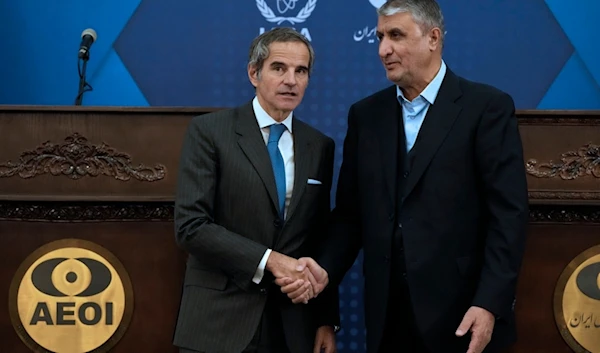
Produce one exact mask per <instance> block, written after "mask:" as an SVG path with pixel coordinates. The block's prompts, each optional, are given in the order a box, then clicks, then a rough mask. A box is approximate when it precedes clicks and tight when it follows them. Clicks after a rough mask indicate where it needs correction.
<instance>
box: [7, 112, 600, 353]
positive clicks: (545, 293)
mask: <svg viewBox="0 0 600 353" xmlns="http://www.w3.org/2000/svg"><path fill="white" fill-rule="evenodd" d="M209 111H211V109H195V108H192V109H189V108H115V107H106V108H100V107H42V106H0V131H2V138H1V139H0V259H1V261H2V266H0V287H1V290H0V302H2V303H4V304H3V305H1V306H0V351H1V352H11V353H21V352H29V351H31V350H30V349H29V348H28V347H27V346H26V345H25V344H24V343H23V342H22V340H21V339H20V338H19V336H18V334H17V332H16V331H15V329H14V328H13V323H14V322H13V321H11V315H10V310H13V311H14V308H13V309H11V308H10V305H6V304H7V303H9V291H10V287H11V284H12V285H13V286H14V285H15V284H14V283H12V282H14V281H13V279H14V277H15V273H16V271H17V269H18V268H19V267H20V266H21V264H22V263H23V261H24V259H26V258H27V257H28V256H30V254H31V253H32V252H34V251H35V250H36V249H37V248H39V247H40V246H42V245H44V244H47V243H49V242H52V241H55V240H59V239H67V238H77V239H83V240H89V241H92V242H94V243H96V244H98V245H99V246H101V247H103V248H105V249H107V250H108V251H110V252H111V253H112V254H114V255H115V256H116V257H117V258H118V259H119V260H120V262H121V263H122V265H123V267H124V268H125V269H126V271H127V273H128V275H129V278H130V281H131V285H132V288H133V293H134V296H135V304H134V310H133V314H132V317H131V320H130V322H129V323H128V327H127V329H126V331H125V332H124V334H123V336H122V337H121V339H120V340H119V341H118V342H116V344H115V345H114V347H113V348H112V349H111V350H110V351H111V352H115V353H130V352H160V353H168V352H173V353H175V352H177V350H176V348H175V347H173V345H172V343H171V342H172V335H173V331H174V325H175V320H176V316H177V312H178V309H179V300H180V295H181V284H182V279H183V274H184V266H185V254H184V253H183V252H182V251H180V250H179V249H178V248H177V247H176V245H175V240H174V228H173V222H172V220H173V200H174V191H175V187H176V179H177V168H178V163H179V153H180V148H181V142H182V137H183V134H184V131H185V128H186V127H187V124H188V123H189V121H190V119H191V118H192V117H193V116H195V115H199V114H204V113H207V112H209ZM518 115H519V121H520V129H521V135H522V138H523V145H524V151H525V160H524V161H523V163H525V164H526V165H527V171H528V183H529V190H530V203H531V214H530V227H529V232H528V234H529V238H528V244H527V250H526V255H525V260H524V264H523V268H522V274H521V277H520V282H519V288H518V297H517V303H516V309H515V310H516V312H517V315H518V325H519V338H520V340H519V342H518V343H517V344H516V345H515V346H514V347H513V348H512V349H511V350H510V352H512V353H535V352H540V353H542V352H543V353H547V352H553V353H560V352H565V353H566V352H572V351H573V349H572V348H571V347H570V346H569V345H568V344H567V343H566V342H565V340H564V339H563V337H562V336H561V333H560V331H559V326H558V325H557V322H556V320H555V316H554V315H555V314H554V312H555V306H554V293H555V288H556V285H557V281H558V280H559V276H560V275H561V273H562V272H563V270H564V269H565V267H566V266H567V265H568V264H569V262H570V261H572V260H573V258H575V257H576V256H577V255H578V254H580V253H581V252H582V251H584V250H586V249H587V248H590V247H592V246H594V245H598V244H600V228H599V227H598V225H600V206H599V205H600V147H599V145H600V112H571V111H522V112H519V113H518ZM442 177H443V176H442ZM207 305H210V303H207ZM13 314H14V313H13ZM598 314H600V309H599V310H598ZM598 332H599V333H600V330H599V331H598Z"/></svg>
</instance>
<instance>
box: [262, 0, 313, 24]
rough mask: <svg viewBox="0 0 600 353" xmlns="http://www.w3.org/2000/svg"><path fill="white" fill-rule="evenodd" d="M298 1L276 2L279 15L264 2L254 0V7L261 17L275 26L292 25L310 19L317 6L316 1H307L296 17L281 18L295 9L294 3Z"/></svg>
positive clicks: (284, 0)
mask: <svg viewBox="0 0 600 353" xmlns="http://www.w3.org/2000/svg"><path fill="white" fill-rule="evenodd" d="M297 2H298V0H277V11H278V12H279V15H275V13H274V12H273V10H272V9H271V8H270V7H269V5H268V4H267V1H266V0H256V7H258V10H259V11H260V13H261V14H262V15H263V17H264V18H265V19H266V20H267V21H269V22H271V23H276V24H277V25H280V24H282V23H283V22H286V21H287V22H289V23H291V24H292V25H294V24H296V23H302V22H304V21H306V19H308V18H309V17H310V14H311V13H312V12H313V11H314V10H315V7H316V6H317V0H308V1H307V2H306V5H304V7H303V8H302V9H301V10H300V11H299V12H298V14H297V15H296V16H281V15H283V14H285V13H287V12H288V11H290V10H293V9H295V8H296V3H297Z"/></svg>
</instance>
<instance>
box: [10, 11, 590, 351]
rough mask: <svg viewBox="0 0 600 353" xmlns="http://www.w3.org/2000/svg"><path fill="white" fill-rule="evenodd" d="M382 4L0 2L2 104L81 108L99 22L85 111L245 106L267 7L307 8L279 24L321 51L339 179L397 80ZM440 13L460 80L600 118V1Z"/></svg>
mask: <svg viewBox="0 0 600 353" xmlns="http://www.w3.org/2000/svg"><path fill="white" fill-rule="evenodd" d="M378 1H381V0H349V1H344V2H343V6H342V5H341V4H342V2H339V1H326V0H236V1H220V0H213V1H198V0H177V1H168V0H102V1H100V0H61V1H52V2H50V1H39V0H19V1H8V0H0V78H1V80H2V84H1V85H0V104H39V105H71V104H73V101H74V98H75V95H76V94H77V87H78V76H77V66H76V65H77V56H76V55H77V51H78V48H79V43H80V34H81V32H82V31H83V30H84V29H85V28H88V27H91V28H94V29H95V30H96V32H97V33H98V40H97V41H96V43H94V45H93V47H92V49H91V59H90V61H89V64H88V82H89V83H90V84H91V85H92V86H93V88H94V90H93V91H92V92H88V93H86V94H85V96H84V104H85V105H117V106H119V105H122V106H212V107H215V106H216V107H231V106H235V105H238V104H241V103H243V102H245V101H247V100H249V99H251V98H252V96H253V90H252V87H251V85H250V83H249V82H248V79H247V74H246V60H247V50H248V46H249V43H250V41H251V40H252V38H253V37H255V36H256V35H257V34H258V33H259V32H260V30H261V28H262V29H265V28H271V27H273V26H275V25H277V24H276V23H272V22H269V21H268V17H269V16H266V17H265V15H269V13H268V12H264V13H261V11H259V7H258V6H257V5H261V8H262V9H263V10H264V9H265V7H268V8H270V9H271V10H272V11H273V15H274V16H282V17H288V18H294V17H302V16H299V14H300V13H301V12H302V11H301V10H302V9H306V10H305V11H304V14H308V15H309V16H306V17H304V18H303V21H302V22H297V23H294V24H293V25H292V24H291V23H290V22H289V21H286V22H283V23H281V25H282V26H293V27H295V28H296V29H297V30H299V31H302V32H303V33H304V34H306V35H307V36H309V37H310V39H311V41H312V43H313V46H314V47H315V51H316V62H315V71H314V74H313V76H312V77H311V80H310V85H309V88H308V90H307V94H306V96H305V99H304V101H303V103H302V105H301V106H300V107H299V108H298V109H297V113H298V116H299V118H300V119H302V120H305V121H306V122H308V123H310V124H311V125H313V126H315V127H316V128H318V129H320V130H322V131H323V132H325V133H326V134H328V135H329V136H331V137H332V138H334V140H335V141H336V146H337V154H336V178H337V170H338V169H339V165H340V163H341V150H342V142H343V137H344V135H345V131H346V114H347V109H348V107H349V106H350V104H351V103H352V102H354V101H356V100H358V99H360V98H361V97H364V96H366V95H368V94H370V93H372V92H374V91H376V90H378V89H380V88H383V87H385V86H387V85H388V84H389V83H388V82H387V81H386V79H385V75H384V72H383V69H382V67H381V64H380V62H379V59H378V57H377V42H376V39H375V36H374V32H373V28H374V27H375V25H376V14H375V8H374V7H373V6H374V5H372V4H371V3H377V2H378ZM440 5H441V7H442V10H443V11H444V15H445V20H446V30H447V36H446V44H445V49H444V59H445V61H446V63H447V64H448V66H449V67H450V68H452V70H454V71H455V72H456V73H458V74H460V75H463V76H465V77H467V78H470V79H473V80H477V81H483V82H486V83H489V84H492V85H495V86H497V87H499V88H501V89H503V90H505V91H506V92H508V93H509V94H511V95H512V96H513V98H514V100H515V103H516V105H517V108H518V109H600V42H599V41H598V40H597V38H596V34H597V33H600V21H598V20H597V15H598V14H600V1H598V0H572V1H564V0H546V1H544V0H527V1H523V0H485V1H482V0H440ZM280 10H281V11H280ZM594 15H595V16H594ZM334 187H335V185H334ZM360 261H361V259H360V258H359V259H358V260H357V263H356V264H355V267H354V268H353V269H352V270H351V271H350V272H349V273H348V275H347V276H346V279H345V280H344V283H343V285H342V286H341V288H340V305H341V309H342V315H343V327H344V328H343V330H342V332H340V335H339V337H338V340H339V350H340V353H345V352H361V351H364V329H363V313H362V278H361V275H360V273H361V271H360V270H359V268H360V266H361V263H360Z"/></svg>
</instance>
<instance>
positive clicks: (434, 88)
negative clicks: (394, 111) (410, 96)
mask: <svg viewBox="0 0 600 353" xmlns="http://www.w3.org/2000/svg"><path fill="white" fill-rule="evenodd" d="M444 76H446V63H445V62H444V60H442V65H441V66H440V69H439V70H438V73H437V74H436V75H435V77H434V78H433V80H431V82H429V84H428V85H427V87H425V89H424V90H423V92H421V94H420V95H419V97H423V98H424V99H425V100H426V101H427V102H429V104H433V102H435V99H436V97H437V94H438V92H439V91H440V87H441V86H442V82H443V81H444ZM396 94H397V96H398V99H401V101H408V100H407V99H406V98H405V97H404V94H403V93H402V90H401V89H400V87H398V86H396Z"/></svg>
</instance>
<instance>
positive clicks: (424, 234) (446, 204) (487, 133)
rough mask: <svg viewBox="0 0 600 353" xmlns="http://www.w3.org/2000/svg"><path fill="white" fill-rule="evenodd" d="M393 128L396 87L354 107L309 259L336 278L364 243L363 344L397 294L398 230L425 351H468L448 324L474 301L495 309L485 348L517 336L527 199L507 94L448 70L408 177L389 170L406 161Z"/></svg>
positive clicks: (397, 113) (398, 115)
mask: <svg viewBox="0 0 600 353" xmlns="http://www.w3.org/2000/svg"><path fill="white" fill-rule="evenodd" d="M398 124H402V109H401V107H400V105H399V103H398V101H397V99H396V88H395V86H393V87H389V88H387V89H384V90H382V91H380V92H377V93H375V94H373V95H372V96H369V97H367V98H365V99H363V100H361V101H359V102H357V103H355V104H353V105H352V107H351V108H350V111H349V118H348V132H347V136H346V139H345V142H344V157H343V164H342V167H341V170H340V176H339V182H338V189H337V199H336V208H335V209H334V211H333V215H332V217H333V219H332V223H333V230H332V238H331V240H330V244H329V246H327V247H326V250H327V251H326V252H324V253H323V254H322V255H321V256H319V257H318V258H317V260H318V261H319V262H320V263H321V265H322V266H324V268H325V269H326V270H327V271H328V272H329V275H330V278H331V281H332V283H334V284H336V283H339V282H340V281H341V280H342V277H343V275H344V274H345V273H346V271H347V270H348V269H349V268H350V266H351V265H352V264H353V262H354V260H355V258H356V256H357V254H358V252H359V250H360V249H361V248H362V249H363V250H364V267H363V271H364V276H365V305H366V307H365V315H366V325H367V347H368V351H369V352H373V353H375V352H377V349H378V348H377V347H378V346H379V344H380V340H381V337H382V333H383V328H384V323H385V316H386V308H387V307H388V302H390V301H391V300H394V298H388V292H389V283H390V272H391V268H390V267H391V264H392V261H390V257H391V256H392V255H393V254H392V253H391V251H392V237H393V236H394V234H395V233H396V234H397V233H398V229H397V228H399V227H400V228H401V230H402V232H401V233H402V240H403V248H404V255H405V264H406V276H407V282H408V285H409V290H410V294H411V297H412V300H411V302H412V307H413V310H414V312H415V316H416V321H417V326H418V329H419V331H420V332H421V333H422V335H423V338H424V340H425V342H426V344H427V345H428V346H429V348H430V349H431V350H432V351H433V352H444V353H450V352H465V351H466V350H467V348H466V347H467V345H468V341H469V337H467V338H465V339H457V338H455V336H454V332H455V331H456V329H457V328H458V325H459V323H460V322H461V320H462V318H463V316H464V314H465V313H466V311H467V310H468V308H469V307H470V306H472V305H475V306H480V307H483V308H485V309H487V310H489V311H491V312H492V313H493V314H495V315H497V316H498V317H499V318H498V319H497V321H496V327H495V330H494V333H493V338H492V342H491V343H490V346H489V347H490V348H493V347H497V346H502V345H506V344H509V343H511V342H513V341H514V340H515V339H516V331H515V326H514V313H513V305H514V295H515V287H516V283H517V275H518V272H519V270H520V265H521V261H522V255H523V251H524V244H525V228H526V222H527V217H528V199H527V185H526V179H525V169H524V163H523V155H522V147H521V140H520V135H519V131H518V129H517V119H516V117H515V108H514V103H513V101H512V99H511V98H510V96H508V95H507V94H505V93H503V92H501V91H499V90H497V89H495V88H493V87H490V86H487V85H483V84H479V83H474V82H470V81H467V80H465V79H463V78H460V77H458V76H456V75H455V74H454V73H452V71H450V70H449V69H448V70H447V73H446V76H445V78H444V80H443V83H442V85H441V88H440V91H439V93H438V96H437V99H436V101H435V104H434V105H432V106H431V107H430V108H429V110H428V112H427V115H426V118H425V120H424V122H423V125H422V126H421V130H420V132H419V135H418V138H417V141H416V144H415V146H414V147H413V149H415V150H414V151H413V152H412V153H411V154H414V158H413V159H412V166H411V168H410V172H409V173H408V174H407V175H402V174H400V173H398V172H397V170H398V169H400V166H401V165H402V164H401V163H404V161H403V160H401V159H402V158H401V157H400V154H399V153H398V147H399V145H398V144H399V141H398ZM400 143H403V142H400ZM398 178H404V180H402V183H399V182H398V180H399V179H398ZM398 184H403V185H404V193H403V198H397V195H398V190H397V185H398ZM398 319H399V320H402V318H398Z"/></svg>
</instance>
